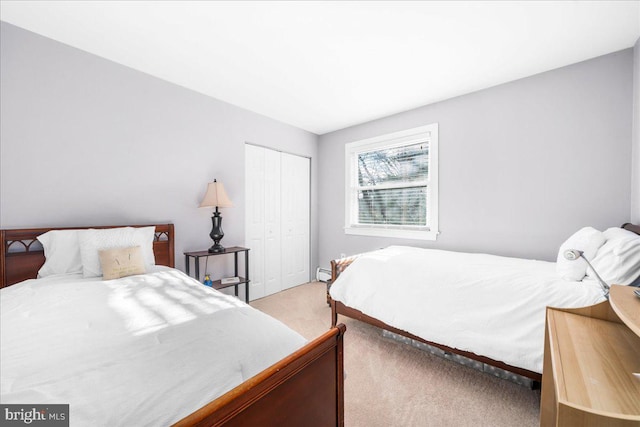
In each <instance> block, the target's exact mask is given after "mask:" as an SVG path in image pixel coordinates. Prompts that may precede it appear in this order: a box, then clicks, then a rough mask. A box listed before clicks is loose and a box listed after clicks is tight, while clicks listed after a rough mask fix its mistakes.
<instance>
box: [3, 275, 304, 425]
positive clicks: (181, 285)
mask: <svg viewBox="0 0 640 427" xmlns="http://www.w3.org/2000/svg"><path fill="white" fill-rule="evenodd" d="M0 301H1V308H0V316H1V319H0V328H1V330H0V378H1V393H0V400H1V401H2V403H5V404H7V403H34V402H35V403H38V404H46V403H52V404H53V403H68V404H70V411H71V419H72V421H73V423H72V425H78V426H81V425H110V426H112V425H136V426H144V425H168V424H171V423H173V422H176V421H178V420H180V419H181V418H182V417H184V416H186V415H188V414H190V413H192V412H194V411H195V410H197V409H198V408H200V407H202V406H203V405H205V404H206V403H208V402H210V401H211V400H213V399H214V398H216V397H218V396H220V395H222V394H223V393H225V392H227V391H229V390H230V389H232V388H233V387H235V386H237V385H238V384H240V383H242V382H243V381H245V380H247V379H248V378H250V377H252V376H254V375H255V374H257V373H258V372H260V371H262V370H263V369H265V368H267V367H268V366H270V365H272V364H273V363H275V362H277V361H279V360H280V359H282V358H283V357H285V356H287V355H288V354H290V353H292V352H294V351H295V350H297V349H298V348H300V347H301V346H303V345H304V344H305V340H304V338H303V337H302V336H300V335H299V334H297V333H296V332H294V331H292V330H291V329H289V328H287V327H286V326H285V325H283V324H282V323H280V322H279V321H277V320H275V319H273V318H271V317H269V316H267V315H265V314H263V313H261V312H259V311H257V310H255V309H253V308H251V307H249V306H248V305H246V304H244V303H243V302H240V301H239V300H238V299H236V298H234V297H230V296H227V295H224V294H222V293H220V292H218V291H215V290H213V289H211V288H207V287H205V286H203V285H202V284H200V283H198V282H197V281H195V280H194V279H192V278H190V277H188V276H186V275H185V274H183V273H182V272H180V271H178V270H174V269H171V268H167V267H154V268H153V270H152V272H150V273H147V274H143V275H138V276H130V277H125V278H122V279H117V280H105V281H103V280H102V278H101V277H97V278H91V279H86V278H83V277H82V274H73V275H63V276H50V277H47V278H44V279H37V280H35V279H34V280H27V281H25V282H22V283H20V284H17V285H14V286H11V287H9V288H4V289H2V294H1V298H0Z"/></svg>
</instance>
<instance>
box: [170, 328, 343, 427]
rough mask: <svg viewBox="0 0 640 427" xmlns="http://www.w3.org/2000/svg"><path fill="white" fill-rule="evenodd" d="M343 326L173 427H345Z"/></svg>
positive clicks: (317, 339)
mask: <svg viewBox="0 0 640 427" xmlns="http://www.w3.org/2000/svg"><path fill="white" fill-rule="evenodd" d="M345 331H346V327H345V326H344V325H337V326H336V327H333V328H331V329H330V330H329V331H328V332H326V333H324V334H323V335H322V336H320V337H318V338H316V339H315V340H313V341H312V342H310V343H309V344H307V345H306V346H304V347H302V348H301V349H300V350H298V351H297V352H295V353H293V354H292V355H290V356H288V357H286V358H285V359H282V360H281V361H279V362H278V363H276V364H275V365H273V366H271V367H270V368H268V369H266V370H264V371H263V372H261V373H259V374H258V375H256V376H255V377H253V378H251V379H249V380H247V381H245V382H244V383H242V384H240V385H239V386H238V387H236V388H234V389H233V390H231V391H229V392H228V393H226V394H224V395H223V396H220V397H219V398H218V399H216V400H214V401H213V402H211V403H209V404H208V405H206V406H204V407H202V408H201V409H199V410H198V411H196V412H194V413H193V414H191V415H189V416H187V417H185V418H184V419H182V420H180V421H179V422H177V423H176V424H174V426H176V427H184V426H284V425H288V426H310V427H313V426H318V427H320V426H344V372H343V335H344V332H345Z"/></svg>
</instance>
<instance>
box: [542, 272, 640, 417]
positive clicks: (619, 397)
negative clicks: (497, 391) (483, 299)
mask: <svg viewBox="0 0 640 427" xmlns="http://www.w3.org/2000/svg"><path fill="white" fill-rule="evenodd" d="M634 306H635V308H634ZM614 307H617V308H614ZM621 307H623V310H626V311H624V313H625V314H624V315H623V316H624V318H623V316H620V315H619V314H617V311H621V310H620V308H621ZM638 312H640V299H639V298H637V297H635V295H633V288H629V287H625V286H617V285H613V286H612V287H611V301H605V302H602V303H600V304H597V305H594V306H591V307H585V308H578V309H554V308H548V309H547V324H546V331H545V358H544V372H543V376H542V398H541V406H540V425H541V426H577V425H580V426H636V427H637V426H640V336H638V334H637V333H636V332H635V330H637V329H638V323H637V321H638ZM625 319H627V320H629V321H631V323H630V325H633V326H634V328H635V330H634V329H632V328H631V327H630V326H629V325H627V324H626V320H625Z"/></svg>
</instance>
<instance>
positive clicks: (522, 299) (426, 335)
mask: <svg viewBox="0 0 640 427" xmlns="http://www.w3.org/2000/svg"><path fill="white" fill-rule="evenodd" d="M330 292H331V297H332V298H333V299H335V300H337V301H341V302H343V303H344V304H346V305H347V306H349V307H352V308H355V309H358V310H360V311H362V312H363V313H365V314H367V315H369V316H372V317H374V318H376V319H379V320H381V321H383V322H385V323H387V324H388V325H391V326H394V327H396V328H398V329H401V330H404V331H407V332H410V333H412V334H414V335H417V336H419V337H421V338H423V339H425V340H428V341H432V342H436V343H439V344H444V345H447V346H449V347H452V348H457V349H459V350H465V351H470V352H473V353H476V354H478V355H483V356H487V357H490V358H492V359H494V360H497V361H502V362H504V363H507V364H509V365H512V366H516V367H520V368H524V369H528V370H531V371H534V372H539V373H541V372H542V360H543V351H544V324H545V308H546V307H547V306H551V307H566V308H575V307H583V306H588V305H593V304H595V303H598V302H601V301H603V300H604V297H603V293H602V290H601V288H600V286H599V285H598V284H597V283H596V282H595V281H594V280H589V279H585V280H583V281H582V282H577V281H567V280H564V279H562V278H560V277H559V276H558V275H557V273H556V265H555V263H553V262H545V261H533V260H524V259H519V258H506V257H499V256H495V255H486V254H468V253H459V252H449V251H441V250H433V249H420V248H411V247H403V246H391V247H389V248H386V249H381V250H378V251H374V252H370V253H367V254H364V255H361V256H360V257H359V258H357V259H356V260H355V261H354V262H353V264H351V265H350V266H349V268H347V269H346V270H345V271H344V272H342V273H341V274H340V276H339V277H338V279H337V280H336V282H335V283H334V284H333V285H332V286H331V291H330Z"/></svg>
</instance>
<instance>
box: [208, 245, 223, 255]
mask: <svg viewBox="0 0 640 427" xmlns="http://www.w3.org/2000/svg"><path fill="white" fill-rule="evenodd" d="M224 250H225V249H224V247H223V246H222V245H221V244H220V243H217V244H215V245H213V246H211V247H210V248H209V253H210V254H218V253H220V252H224Z"/></svg>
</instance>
